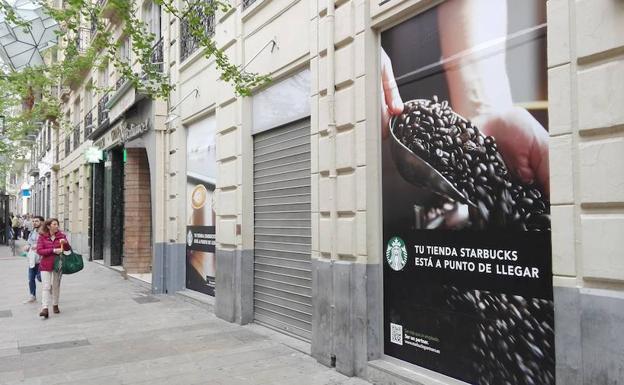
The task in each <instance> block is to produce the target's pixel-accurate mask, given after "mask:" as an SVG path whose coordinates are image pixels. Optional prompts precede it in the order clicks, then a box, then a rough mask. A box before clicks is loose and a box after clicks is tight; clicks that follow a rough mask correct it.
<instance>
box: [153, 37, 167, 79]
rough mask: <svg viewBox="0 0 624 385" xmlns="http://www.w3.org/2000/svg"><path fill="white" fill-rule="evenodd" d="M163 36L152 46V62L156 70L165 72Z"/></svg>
mask: <svg viewBox="0 0 624 385" xmlns="http://www.w3.org/2000/svg"><path fill="white" fill-rule="evenodd" d="M163 44H164V43H163V38H162V37H161V38H160V39H159V40H158V41H157V42H156V44H154V46H153V47H152V55H151V57H150V59H151V60H150V63H151V65H152V66H153V67H152V68H154V69H155V70H156V71H158V72H163V65H164V60H165V59H164V55H163Z"/></svg>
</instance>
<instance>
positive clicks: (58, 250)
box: [52, 247, 63, 254]
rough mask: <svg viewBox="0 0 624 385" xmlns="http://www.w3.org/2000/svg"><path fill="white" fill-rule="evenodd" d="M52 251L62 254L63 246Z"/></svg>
mask: <svg viewBox="0 0 624 385" xmlns="http://www.w3.org/2000/svg"><path fill="white" fill-rule="evenodd" d="M52 251H53V252H54V254H61V253H62V252H63V248H62V247H59V248H58V249H54V250H52Z"/></svg>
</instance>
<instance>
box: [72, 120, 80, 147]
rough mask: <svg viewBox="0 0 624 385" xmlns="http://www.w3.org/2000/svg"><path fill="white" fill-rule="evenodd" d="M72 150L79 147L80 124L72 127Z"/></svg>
mask: <svg viewBox="0 0 624 385" xmlns="http://www.w3.org/2000/svg"><path fill="white" fill-rule="evenodd" d="M73 133H74V150H76V149H77V148H78V147H79V146H80V123H78V124H76V125H75V126H74V131H73Z"/></svg>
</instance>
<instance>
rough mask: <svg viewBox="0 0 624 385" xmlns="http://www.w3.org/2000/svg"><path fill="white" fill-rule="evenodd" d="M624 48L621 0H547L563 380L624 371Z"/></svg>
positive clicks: (597, 378)
mask: <svg viewBox="0 0 624 385" xmlns="http://www.w3.org/2000/svg"><path fill="white" fill-rule="evenodd" d="M623 53H624V3H623V2H622V1H617V0H580V1H576V2H575V1H568V0H550V1H548V67H549V69H548V80H549V86H548V89H549V97H548V99H549V119H550V135H551V147H550V154H551V155H550V167H551V178H552V181H551V200H552V221H553V222H552V228H553V234H552V242H553V271H554V274H555V277H554V283H555V286H556V288H555V309H556V325H555V327H556V336H557V340H556V346H557V368H558V371H557V377H558V379H557V380H558V381H557V382H558V383H561V384H590V383H592V384H593V383H595V384H598V383H613V382H609V381H612V380H614V379H618V378H619V379H620V380H621V379H622V378H624V377H623V376H624V348H622V346H624V337H622V336H623V335H624V333H622V325H623V324H624V311H623V310H622V309H624V258H622V250H623V249H624V238H623V237H622V235H623V234H624V232H623V229H624V210H623V208H624V135H623V133H624V130H622V128H624V109H622V105H624V87H622V84H623V83H622V82H623V80H622V79H624V57H623V56H622V54H623ZM615 383H618V382H617V380H616V382H615Z"/></svg>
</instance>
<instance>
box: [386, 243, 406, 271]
mask: <svg viewBox="0 0 624 385" xmlns="http://www.w3.org/2000/svg"><path fill="white" fill-rule="evenodd" d="M386 261H387V262H388V266H390V268H391V269H392V270H394V271H400V270H403V268H404V267H405V265H406V264H407V249H406V248H405V242H403V240H402V239H401V238H399V237H392V238H390V240H389V241H388V247H386Z"/></svg>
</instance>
